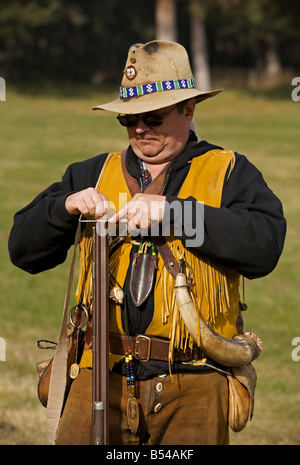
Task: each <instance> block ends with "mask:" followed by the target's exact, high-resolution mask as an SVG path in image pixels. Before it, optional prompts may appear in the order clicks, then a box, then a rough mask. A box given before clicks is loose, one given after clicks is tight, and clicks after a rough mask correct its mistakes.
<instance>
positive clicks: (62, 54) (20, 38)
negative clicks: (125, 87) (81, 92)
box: [0, 0, 300, 89]
mask: <svg viewBox="0 0 300 465" xmlns="http://www.w3.org/2000/svg"><path fill="white" fill-rule="evenodd" d="M299 17H300V3H299V2H298V1H296V0H285V1H284V2H283V1H282V0H145V1H143V0H130V1H129V2H124V1H122V0H98V1H93V2H92V1H86V2H82V1H81V0H1V2H0V75H1V76H2V77H4V78H5V79H6V80H11V81H18V80H19V81H22V82H26V81H30V80H35V79H37V80H49V81H58V82H61V81H62V79H63V80H65V81H66V82H67V81H76V82H80V81H82V82H84V83H87V84H93V85H98V84H102V83H112V82H120V64H122V63H124V64H125V60H126V56H127V51H128V48H129V46H130V45H131V44H132V43H135V42H147V41H149V40H153V39H155V38H160V39H169V40H177V41H179V42H180V43H182V44H183V45H184V46H185V47H186V48H187V49H188V51H189V53H190V55H191V57H192V65H193V69H194V72H195V76H196V80H197V83H198V85H200V86H202V88H203V89H204V88H206V87H209V86H210V84H211V77H210V76H211V74H212V75H213V76H214V78H215V79H217V80H218V82H221V83H223V82H226V84H228V83H229V84H239V83H245V82H246V83H247V84H249V83H252V84H259V83H262V82H263V83H270V82H278V81H279V80H282V79H286V78H287V77H290V76H291V75H295V73H296V72H297V70H300V43H299V37H300V28H299ZM289 83H290V81H289Z"/></svg>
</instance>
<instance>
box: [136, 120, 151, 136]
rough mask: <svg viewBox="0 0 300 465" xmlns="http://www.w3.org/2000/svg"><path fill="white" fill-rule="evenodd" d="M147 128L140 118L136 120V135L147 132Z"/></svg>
mask: <svg viewBox="0 0 300 465" xmlns="http://www.w3.org/2000/svg"><path fill="white" fill-rule="evenodd" d="M149 129H150V128H149V126H147V124H146V123H145V122H144V121H143V119H142V118H141V117H139V118H138V120H137V123H136V127H135V130H136V132H137V133H139V134H141V133H143V132H146V131H149Z"/></svg>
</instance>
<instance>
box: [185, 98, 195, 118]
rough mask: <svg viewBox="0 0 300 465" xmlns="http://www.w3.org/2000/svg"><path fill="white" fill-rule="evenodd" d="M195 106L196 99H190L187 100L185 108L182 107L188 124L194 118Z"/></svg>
mask: <svg viewBox="0 0 300 465" xmlns="http://www.w3.org/2000/svg"><path fill="white" fill-rule="evenodd" d="M195 106H196V99H194V98H193V99H190V100H187V102H186V104H185V107H184V114H185V117H186V118H187V121H188V122H189V123H190V122H191V121H192V119H193V116H194V111H195Z"/></svg>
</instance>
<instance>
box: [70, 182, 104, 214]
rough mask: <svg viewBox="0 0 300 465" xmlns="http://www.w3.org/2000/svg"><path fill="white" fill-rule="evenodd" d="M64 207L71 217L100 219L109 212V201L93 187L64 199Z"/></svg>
mask: <svg viewBox="0 0 300 465" xmlns="http://www.w3.org/2000/svg"><path fill="white" fill-rule="evenodd" d="M65 207H66V209H67V211H68V212H69V213H70V214H71V215H80V214H82V215H83V216H85V217H87V216H91V217H93V218H95V219H99V218H101V217H102V216H103V215H105V214H107V213H108V211H109V201H108V199H107V197H105V195H103V194H101V192H99V191H97V189H95V188H94V187H89V188H88V189H84V190H82V191H80V192H75V194H71V195H69V196H68V197H67V198H66V202H65Z"/></svg>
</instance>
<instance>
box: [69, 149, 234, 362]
mask: <svg viewBox="0 0 300 465" xmlns="http://www.w3.org/2000/svg"><path fill="white" fill-rule="evenodd" d="M234 162H235V157H234V154H233V152H231V151H223V150H212V151H208V152H207V153H205V154H203V155H201V156H199V157H195V158H193V159H192V160H191V162H190V163H191V166H190V169H189V172H188V175H187V177H186V179H185V181H184V183H183V185H182V187H181V189H180V192H179V194H178V197H179V198H183V199H184V198H187V197H189V196H192V197H194V198H196V199H197V201H199V202H203V203H204V204H205V205H209V206H211V207H215V208H219V207H220V205H221V197H222V190H223V186H224V183H225V182H226V181H227V178H226V179H225V176H226V173H228V170H229V174H228V176H229V175H230V172H231V170H232V168H233V166H234ZM96 187H97V189H98V190H99V191H101V192H102V193H103V194H104V195H105V196H106V197H107V198H108V199H109V200H110V202H111V210H112V212H113V210H118V209H120V208H121V207H122V206H123V205H125V204H126V202H127V201H128V200H130V198H131V195H130V193H129V190H128V187H127V185H126V182H125V179H124V176H123V172H122V166H121V152H117V153H113V154H110V156H109V158H108V160H107V162H106V164H105V166H104V168H103V170H102V173H101V175H100V178H99V181H98V183H97V186H96ZM166 240H167V242H168V244H169V247H170V248H171V250H172V252H173V255H174V256H175V258H176V259H177V260H179V259H180V258H183V257H184V259H185V260H186V262H187V263H188V265H189V267H188V268H189V269H190V270H191V278H192V288H191V293H192V298H193V300H194V303H195V306H196V308H198V309H199V311H200V312H201V315H202V317H203V318H204V320H205V322H206V323H207V324H208V325H209V326H210V327H211V328H212V329H214V330H215V331H216V332H218V333H219V334H221V335H222V336H224V337H226V338H229V339H230V338H232V337H233V336H235V335H236V334H237V328H236V319H237V316H238V306H239V297H240V296H239V280H240V275H239V274H238V273H237V272H235V271H234V270H231V269H229V268H227V267H224V266H221V265H219V264H218V263H216V262H214V261H213V260H210V259H208V258H204V257H201V256H199V255H198V254H194V253H193V251H192V250H191V249H187V248H185V247H184V246H183V244H182V242H181V241H180V240H178V239H176V238H172V237H167V238H166ZM131 247H132V244H131V236H128V237H127V238H126V239H125V240H124V242H123V244H122V245H121V246H120V247H119V248H118V249H117V250H116V251H115V252H114V253H113V255H112V256H111V259H110V265H109V271H110V273H111V274H112V276H113V278H114V279H113V280H112V281H111V286H112V287H113V286H115V282H118V283H119V285H120V286H121V287H122V286H123V285H124V282H125V278H126V273H127V269H128V265H129V258H130V251H131ZM90 252H91V251H90V237H89V234H88V233H85V236H84V237H82V241H81V244H80V268H81V270H80V276H81V277H80V278H79V284H78V288H77V300H78V301H80V300H81V301H82V300H83V301H84V302H85V303H88V302H87V300H88V299H89V294H90V292H91V289H90V287H91V286H90V281H89V279H86V277H87V276H88V275H89V273H88V271H87V258H88V255H89V254H90ZM90 262H91V260H88V263H89V266H90ZM83 276H85V278H83ZM83 281H84V282H85V284H84V283H83ZM154 293H155V294H154V298H155V309H154V315H153V319H152V322H151V323H150V325H149V327H148V328H147V331H146V333H145V334H148V335H151V336H158V337H164V338H168V339H170V335H171V332H172V328H175V331H173V339H174V340H173V341H172V345H173V347H174V348H180V349H183V348H184V347H186V345H185V346H184V345H183V344H184V342H185V344H187V346H189V347H191V346H192V345H193V343H194V342H195V341H193V340H192V339H191V337H190V335H189V334H188V332H187V330H186V328H185V325H184V322H183V321H182V319H181V318H180V315H178V313H179V312H175V311H174V309H175V306H176V305H177V304H176V301H175V297H174V278H173V277H172V276H171V275H170V273H168V271H167V270H166V268H165V266H164V263H163V260H162V259H161V257H160V256H158V269H157V279H156V284H155V289H154ZM174 315H176V318H174ZM109 329H110V332H112V333H116V334H124V329H123V327H122V321H121V308H120V306H119V305H118V304H116V303H115V302H113V301H111V302H110V328H109ZM120 358H121V357H120V356H117V357H114V356H111V364H110V365H111V366H112V365H113V362H114V361H117V360H118V359H120ZM91 361H92V356H91V350H90V351H87V352H85V353H84V355H83V358H82V361H81V367H85V366H91Z"/></svg>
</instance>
